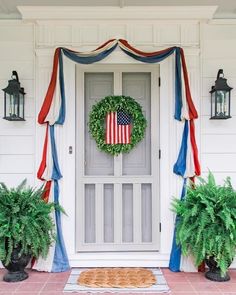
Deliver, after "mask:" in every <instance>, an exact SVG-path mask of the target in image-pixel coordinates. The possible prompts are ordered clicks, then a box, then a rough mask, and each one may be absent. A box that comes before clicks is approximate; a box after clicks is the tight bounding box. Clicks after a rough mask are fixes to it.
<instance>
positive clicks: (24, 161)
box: [0, 21, 36, 186]
mask: <svg viewBox="0 0 236 295" xmlns="http://www.w3.org/2000/svg"><path fill="white" fill-rule="evenodd" d="M0 36H1V37H0V89H2V88H5V87H6V86H7V83H8V80H9V79H11V74H12V71H13V70H16V71H17V73H18V76H19V80H20V82H21V86H22V87H24V88H25V92H26V93H27V94H26V102H25V114H26V121H25V122H9V121H6V120H3V119H2V117H3V91H1V90H0V118H1V119H0V181H3V182H5V183H6V184H7V185H11V186H15V185H18V184H19V183H20V182H21V181H22V180H23V179H24V178H27V179H28V183H29V184H34V182H35V181H34V179H35V169H36V168H35V95H34V79H35V72H34V68H35V66H34V56H35V54H34V25H33V24H24V23H23V22H22V21H0Z"/></svg>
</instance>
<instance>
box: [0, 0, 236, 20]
mask: <svg viewBox="0 0 236 295" xmlns="http://www.w3.org/2000/svg"><path fill="white" fill-rule="evenodd" d="M24 5H27V6H89V7H92V6H113V7H126V6H198V5H199V6H204V5H206V6H209V5H217V6H218V9H217V11H216V13H215V15H214V18H218V19H220V18H228V19H236V1H235V0H224V1H222V0H177V1H176V0H56V1H55V0H0V19H19V18H21V15H20V13H19V11H18V10H17V6H24Z"/></svg>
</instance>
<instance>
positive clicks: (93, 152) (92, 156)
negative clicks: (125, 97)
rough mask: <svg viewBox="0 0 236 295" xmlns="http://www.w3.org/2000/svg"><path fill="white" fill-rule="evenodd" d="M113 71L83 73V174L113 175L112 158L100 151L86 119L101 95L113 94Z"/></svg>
mask: <svg viewBox="0 0 236 295" xmlns="http://www.w3.org/2000/svg"><path fill="white" fill-rule="evenodd" d="M113 85H114V78H113V73H85V101H84V106H85V107H84V113H85V128H84V129H85V130H84V131H85V133H84V134H85V146H84V149H85V162H84V165H85V171H84V172H85V174H86V175H113V173H114V159H113V158H112V157H110V156H109V155H108V154H106V153H101V152H100V151H99V150H98V149H97V146H96V143H95V141H94V140H93V139H92V138H91V136H90V134H89V128H88V121H89V112H90V110H91V109H92V106H93V105H94V104H95V103H96V101H99V100H100V99H101V97H105V96H107V95H111V94H113V89H114V88H113V87H114V86H113Z"/></svg>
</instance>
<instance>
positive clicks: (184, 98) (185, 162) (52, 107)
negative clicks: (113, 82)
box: [34, 39, 200, 272]
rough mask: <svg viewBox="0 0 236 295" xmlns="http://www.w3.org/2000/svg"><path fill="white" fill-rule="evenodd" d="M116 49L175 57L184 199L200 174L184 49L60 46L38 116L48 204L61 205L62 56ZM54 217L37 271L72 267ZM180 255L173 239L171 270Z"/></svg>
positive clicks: (96, 56) (151, 59)
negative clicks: (52, 234)
mask: <svg viewBox="0 0 236 295" xmlns="http://www.w3.org/2000/svg"><path fill="white" fill-rule="evenodd" d="M117 46H119V47H120V49H121V50H122V51H123V52H124V53H126V54H127V55H129V56H130V57H132V58H134V59H136V60H138V61H140V62H144V63H158V62H161V61H162V60H164V59H165V58H167V57H168V56H170V55H171V54H175V113H174V118H175V119H176V120H178V121H183V122H184V129H183V136H182V142H181V146H180V151H179V155H178V158H177V161H176V163H175V165H174V169H173V171H174V173H175V174H177V175H180V176H182V177H183V179H184V187H183V192H182V197H183V196H184V194H185V182H186V179H187V178H190V177H194V176H195V175H199V174H200V165H199V161H198V150H197V145H196V140H195V128H194V120H195V119H197V117H198V114H197V111H196V109H195V107H194V104H193V101H192V97H191V93H190V88H189V81H188V73H187V67H186V62H185V57H184V51H183V49H182V48H180V47H170V48H167V49H164V50H161V51H156V52H148V53H147V52H143V51H140V50H138V49H136V48H134V47H132V46H131V45H130V44H129V43H128V42H127V41H126V40H122V39H119V40H116V39H112V40H109V41H107V42H106V43H104V44H103V45H101V46H99V47H98V48H97V49H95V50H94V51H91V52H86V53H84V52H76V51H73V50H70V49H67V48H64V47H59V48H57V49H56V50H55V54H54V60H53V70H52V76H51V81H50V84H49V87H48V90H47V93H46V96H45V99H44V101H43V105H42V107H41V110H40V112H39V115H38V122H39V124H45V125H46V133H45V140H44V146H43V155H42V161H41V164H40V167H39V170H38V174H37V176H38V178H39V179H41V180H42V181H44V182H45V188H46V190H45V196H44V199H45V201H46V202H47V201H55V202H57V203H59V186H58V182H59V180H60V178H61V177H62V174H61V172H60V167H59V163H58V157H57V146H56V140H55V134H54V128H55V127H56V126H57V125H63V123H64V121H65V116H66V109H65V88H64V74H63V54H64V56H66V57H68V58H69V59H70V60H72V61H74V62H76V63H81V64H91V63H95V62H98V61H100V60H102V59H104V58H105V57H107V56H108V55H109V54H111V53H112V52H113V51H114V50H115V48H116V47H117ZM54 218H55V223H56V230H57V241H56V244H55V245H53V246H52V247H51V248H50V251H49V255H48V257H47V259H46V260H41V259H39V260H38V261H37V262H36V263H35V265H34V268H36V269H38V270H46V271H53V272H60V271H65V270H67V269H68V268H69V262H68V258H67V254H66V251H65V246H64V241H63V235H62V231H61V216H60V214H59V212H55V216H54ZM180 256H181V250H180V249H178V247H177V245H176V243H175V240H174V239H173V246H172V252H171V258H170V265H169V267H170V269H171V270H173V271H179V268H180Z"/></svg>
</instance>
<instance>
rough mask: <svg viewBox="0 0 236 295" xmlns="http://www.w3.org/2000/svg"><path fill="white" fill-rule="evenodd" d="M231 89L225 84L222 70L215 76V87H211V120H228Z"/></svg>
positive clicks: (225, 80)
mask: <svg viewBox="0 0 236 295" xmlns="http://www.w3.org/2000/svg"><path fill="white" fill-rule="evenodd" d="M232 89H233V88H232V87H229V85H228V84H227V79H225V78H224V73H223V70H222V69H220V70H219V71H218V74H217V78H216V81H215V86H212V87H211V91H210V93H211V118H210V119H229V118H231V116H230V91H231V90H232Z"/></svg>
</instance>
